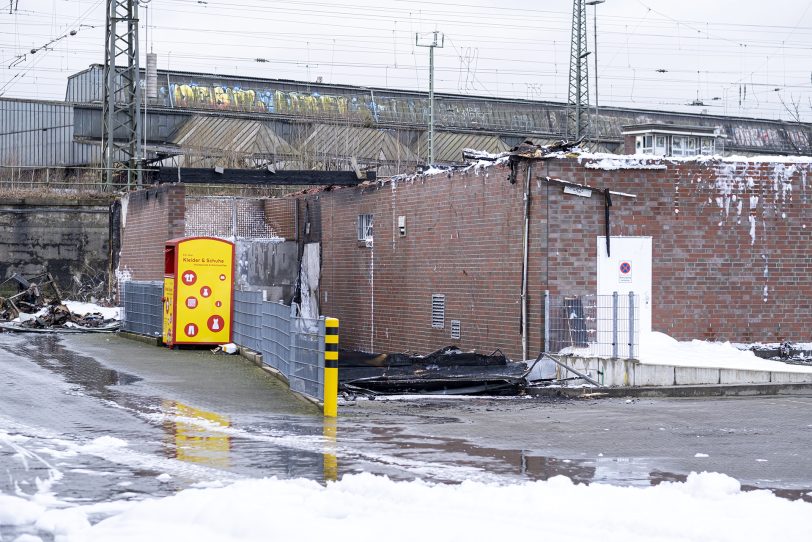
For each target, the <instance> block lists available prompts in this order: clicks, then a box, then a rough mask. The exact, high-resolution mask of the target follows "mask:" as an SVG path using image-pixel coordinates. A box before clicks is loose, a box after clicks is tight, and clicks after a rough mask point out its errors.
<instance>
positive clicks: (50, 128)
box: [0, 98, 73, 167]
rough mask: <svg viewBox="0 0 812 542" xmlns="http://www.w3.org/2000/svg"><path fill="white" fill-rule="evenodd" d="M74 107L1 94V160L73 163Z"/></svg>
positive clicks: (7, 162) (11, 163)
mask: <svg viewBox="0 0 812 542" xmlns="http://www.w3.org/2000/svg"><path fill="white" fill-rule="evenodd" d="M72 138H73V108H72V107H71V106H70V105H67V104H61V103H57V102H35V101H28V100H14V99H6V98H0V164H2V165H3V166H26V167H27V166H65V165H72V164H73V160H72V156H71V150H72V148H71V147H72V141H73V140H72Z"/></svg>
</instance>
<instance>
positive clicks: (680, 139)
mask: <svg viewBox="0 0 812 542" xmlns="http://www.w3.org/2000/svg"><path fill="white" fill-rule="evenodd" d="M687 139H688V138H687V137H685V136H673V137H672V138H671V154H672V155H674V156H685V154H687V148H686V147H687V144H688V143H687V141H686V140H687Z"/></svg>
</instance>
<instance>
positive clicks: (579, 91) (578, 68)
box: [567, 0, 589, 140]
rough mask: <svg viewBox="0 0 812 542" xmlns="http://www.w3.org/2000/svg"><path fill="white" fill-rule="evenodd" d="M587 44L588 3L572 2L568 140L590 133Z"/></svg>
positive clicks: (584, 0)
mask: <svg viewBox="0 0 812 542" xmlns="http://www.w3.org/2000/svg"><path fill="white" fill-rule="evenodd" d="M588 55H589V52H588V51H587V42H586V0H573V2H572V34H571V44H570V77H569V92H568V94H567V137H568V138H574V139H576V140H577V139H581V138H582V137H584V136H586V135H587V134H588V133H589V64H588V62H587V60H588V59H587V56H588Z"/></svg>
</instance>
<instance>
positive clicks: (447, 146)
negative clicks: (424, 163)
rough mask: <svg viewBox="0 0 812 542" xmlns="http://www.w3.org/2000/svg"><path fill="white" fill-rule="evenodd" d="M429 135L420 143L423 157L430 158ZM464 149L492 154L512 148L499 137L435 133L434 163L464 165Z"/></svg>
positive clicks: (425, 135)
mask: <svg viewBox="0 0 812 542" xmlns="http://www.w3.org/2000/svg"><path fill="white" fill-rule="evenodd" d="M428 144H429V134H428V132H424V133H423V134H422V135H421V136H420V140H419V141H418V147H419V149H420V150H421V155H422V156H426V157H427V156H428ZM463 149H474V150H477V151H485V152H490V153H499V152H504V151H507V150H510V146H509V145H508V144H507V143H505V142H504V141H502V139H501V138H500V137H499V136H491V135H482V134H455V133H453V132H434V161H435V162H436V163H456V162H459V163H462V162H465V160H463V159H462V150H463Z"/></svg>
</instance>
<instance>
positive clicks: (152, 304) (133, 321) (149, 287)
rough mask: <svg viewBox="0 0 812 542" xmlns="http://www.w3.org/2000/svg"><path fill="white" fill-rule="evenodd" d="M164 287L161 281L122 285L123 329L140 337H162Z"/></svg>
mask: <svg viewBox="0 0 812 542" xmlns="http://www.w3.org/2000/svg"><path fill="white" fill-rule="evenodd" d="M163 294H164V285H163V283H162V282H160V281H135V280H129V281H126V282H124V283H122V287H121V304H122V307H123V309H124V310H123V313H124V314H123V316H122V319H121V320H122V321H121V329H122V330H124V331H129V332H131V333H138V334H139V335H149V336H151V337H160V336H161V334H162V333H163V301H162V299H163Z"/></svg>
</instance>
